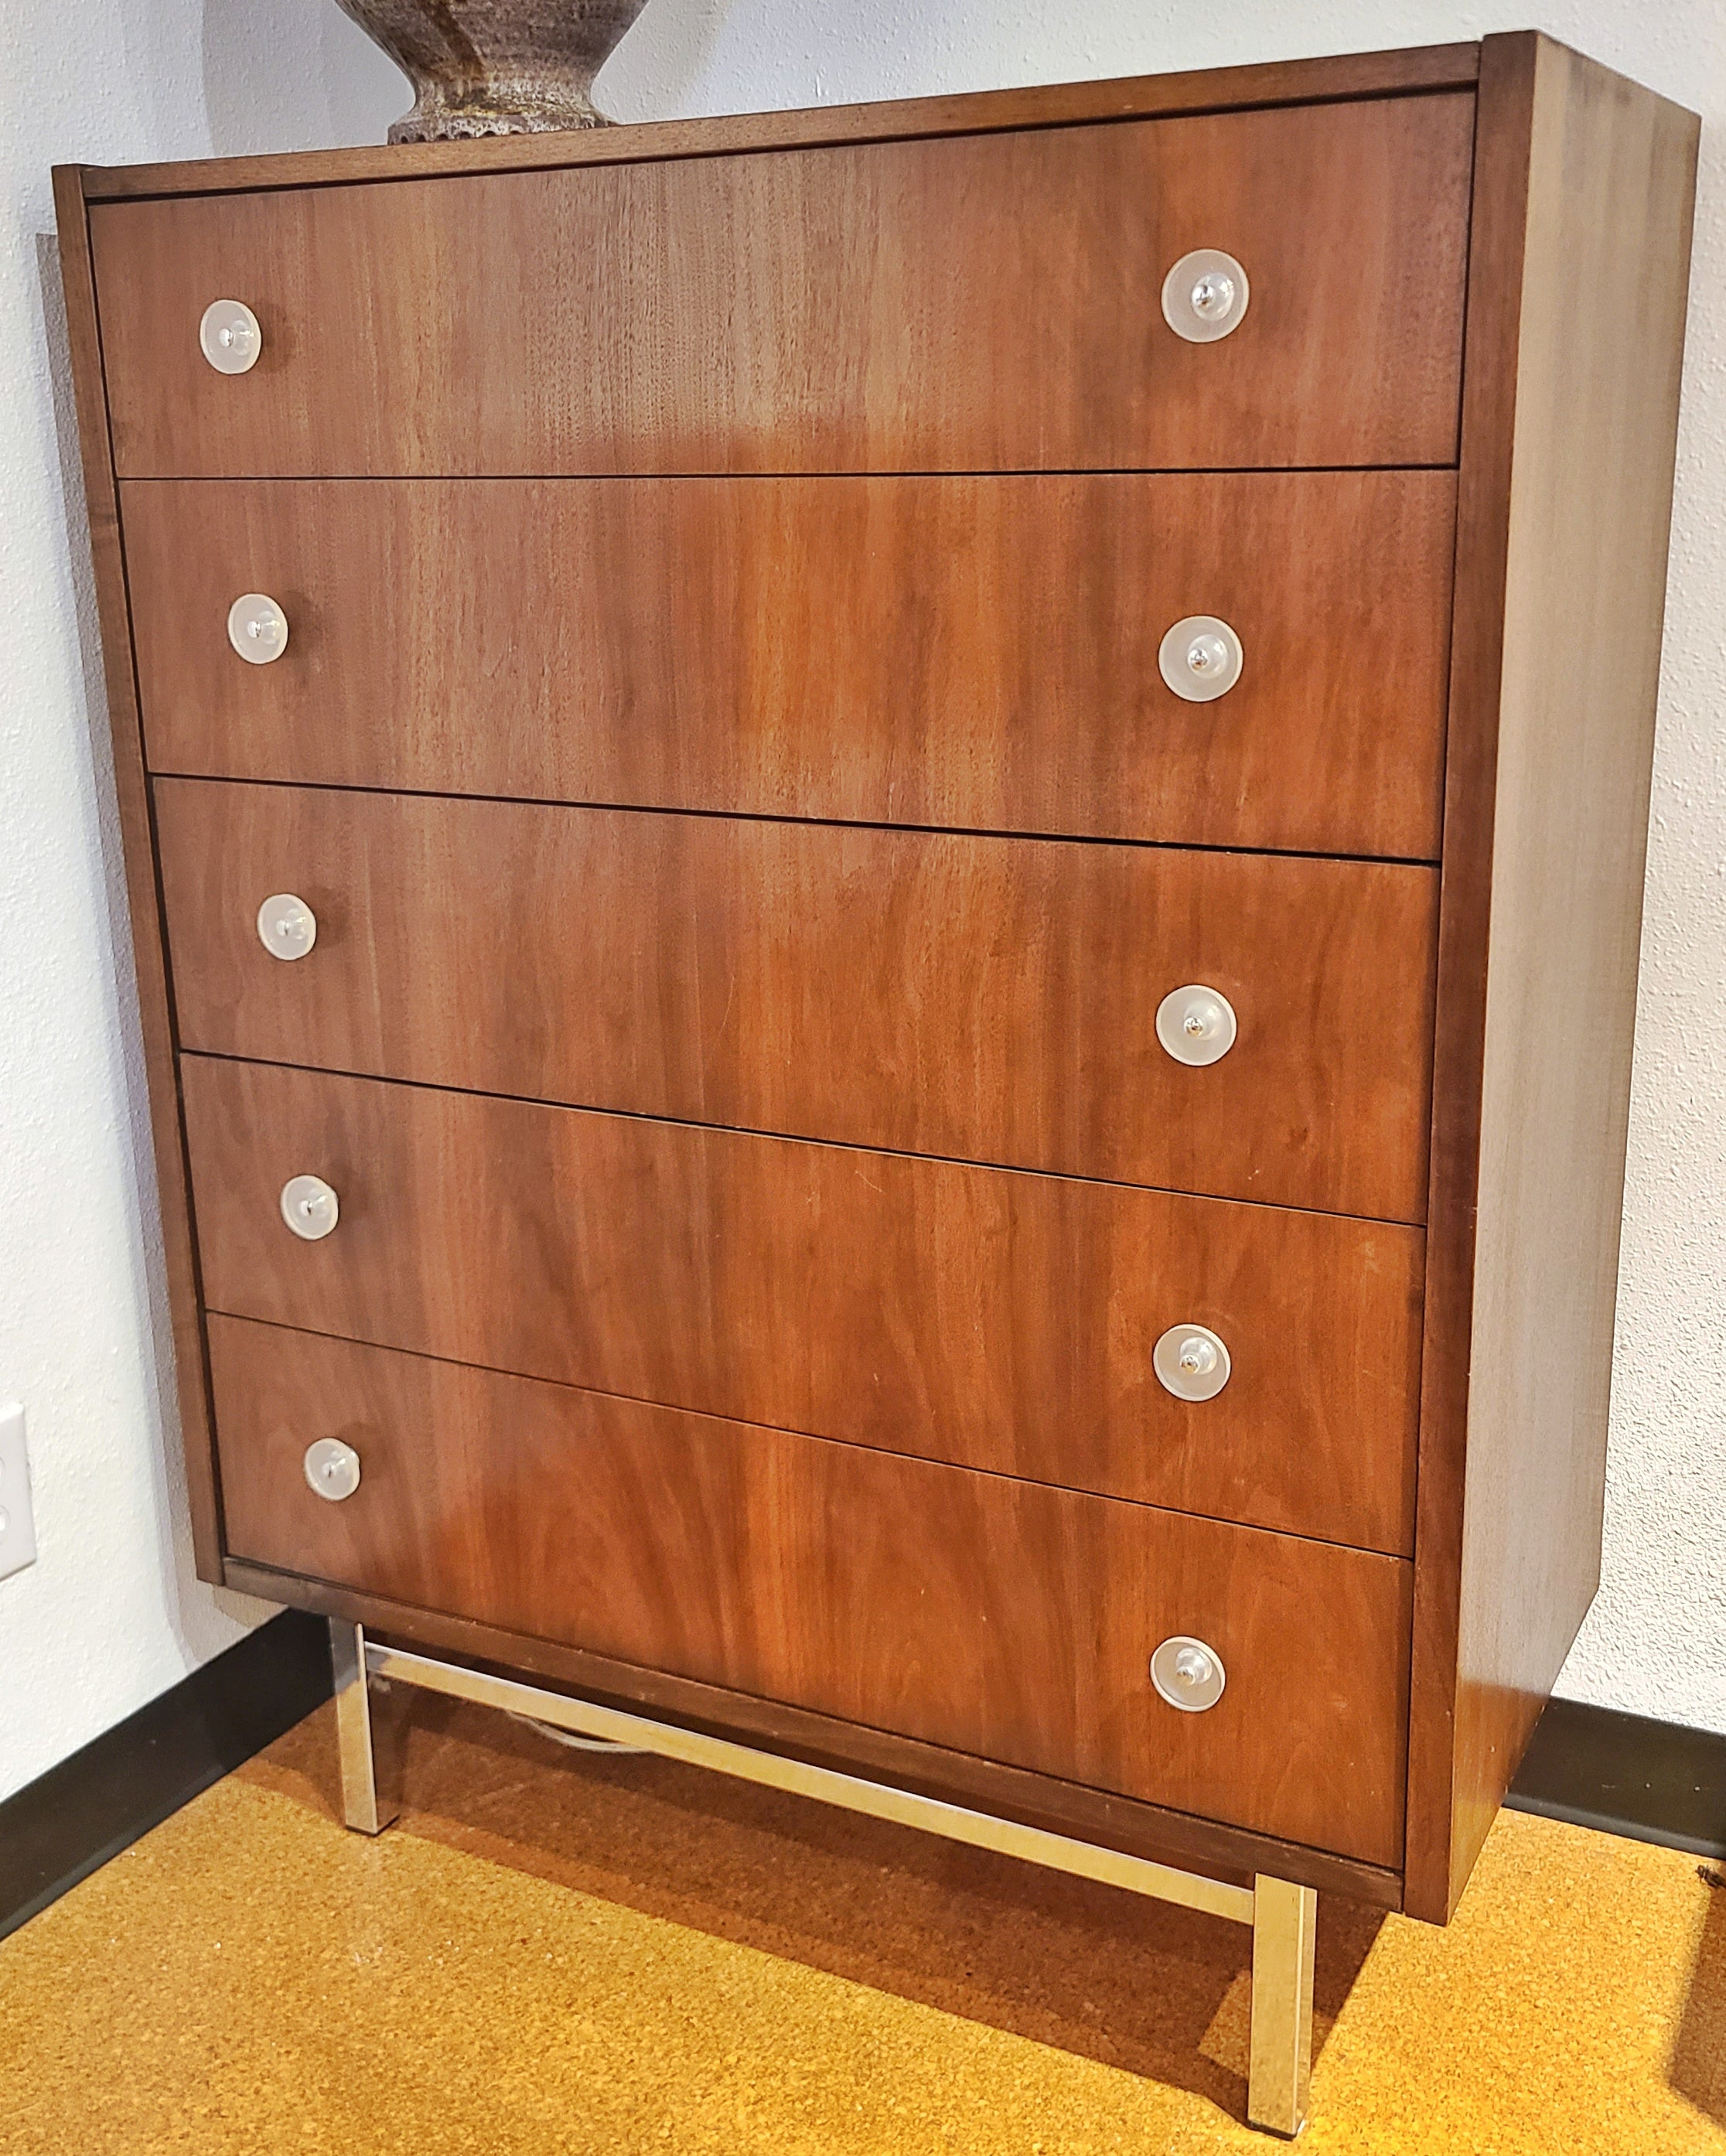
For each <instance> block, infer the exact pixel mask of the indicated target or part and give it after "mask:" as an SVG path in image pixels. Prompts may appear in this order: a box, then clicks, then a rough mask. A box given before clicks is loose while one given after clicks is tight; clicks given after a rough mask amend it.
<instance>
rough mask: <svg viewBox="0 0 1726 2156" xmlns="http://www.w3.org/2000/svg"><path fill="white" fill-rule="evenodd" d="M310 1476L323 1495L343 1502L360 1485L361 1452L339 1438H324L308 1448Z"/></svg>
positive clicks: (307, 1459)
mask: <svg viewBox="0 0 1726 2156" xmlns="http://www.w3.org/2000/svg"><path fill="white" fill-rule="evenodd" d="M306 1481H308V1482H309V1483H310V1484H311V1486H312V1488H313V1489H314V1490H316V1492H317V1494H318V1495H319V1496H320V1497H327V1498H328V1499H329V1500H330V1502H331V1504H332V1505H335V1504H339V1503H340V1502H341V1501H342V1499H343V1498H344V1497H351V1496H352V1495H353V1493H354V1491H356V1490H357V1489H358V1488H359V1486H360V1455H358V1453H357V1452H356V1451H355V1450H354V1449H353V1447H352V1445H344V1444H343V1443H342V1440H341V1439H340V1438H339V1437H321V1438H319V1440H317V1442H316V1445H307V1446H306Z"/></svg>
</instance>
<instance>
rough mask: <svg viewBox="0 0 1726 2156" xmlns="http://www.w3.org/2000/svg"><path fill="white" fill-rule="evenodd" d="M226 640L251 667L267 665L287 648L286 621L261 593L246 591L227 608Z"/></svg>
mask: <svg viewBox="0 0 1726 2156" xmlns="http://www.w3.org/2000/svg"><path fill="white" fill-rule="evenodd" d="M228 641H229V643H230V644H232V645H233V646H234V649H235V650H236V651H237V652H238V653H239V655H240V657H241V658H242V659H244V660H249V661H250V663H251V664H252V665H254V666H267V665H269V664H270V660H272V659H280V657H281V655H282V654H283V652H285V650H286V649H287V648H288V618H287V616H286V615H285V613H283V612H282V610H281V608H280V607H279V606H278V605H277V604H276V603H275V600H274V599H273V598H270V597H269V596H268V594H267V593H264V592H247V593H244V595H243V596H242V597H240V598H237V599H236V600H235V601H234V604H233V605H232V606H231V607H229V609H228Z"/></svg>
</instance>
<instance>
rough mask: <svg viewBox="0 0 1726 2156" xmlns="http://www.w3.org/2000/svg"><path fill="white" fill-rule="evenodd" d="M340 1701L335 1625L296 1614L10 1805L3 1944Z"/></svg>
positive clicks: (0, 1898)
mask: <svg viewBox="0 0 1726 2156" xmlns="http://www.w3.org/2000/svg"><path fill="white" fill-rule="evenodd" d="M328 1697H330V1630H329V1627H328V1625H326V1624H325V1623H324V1621H323V1620H322V1619H321V1618H317V1617H312V1616H309V1615H307V1614H306V1612H305V1611H304V1610H303V1609H285V1610H284V1611H283V1612H282V1614H280V1616H279V1617H272V1618H271V1619H270V1621H269V1622H268V1624H265V1625H259V1627H258V1629H257V1630H256V1631H255V1632H251V1633H249V1634H248V1635H246V1637H245V1638H244V1640H239V1641H237V1642H236V1643H235V1644H234V1645H233V1646H231V1647H229V1649H228V1650H227V1651H226V1652H225V1653H224V1654H220V1655H217V1656H216V1658H215V1660H214V1661H211V1662H206V1663H205V1664H204V1666H203V1668H202V1669H201V1670H194V1671H193V1672H192V1674H191V1676H188V1677H185V1678H183V1679H182V1681H180V1682H179V1683H178V1684H177V1685H174V1686H171V1687H170V1689H169V1690H168V1691H165V1692H163V1693H162V1696H161V1697H160V1698H158V1699H152V1701H151V1702H150V1703H149V1705H148V1706H147V1707H140V1708H139V1709H138V1711H137V1712H136V1714H131V1715H128V1716H127V1717H126V1720H125V1721H124V1722H117V1723H116V1725H115V1727H113V1728H112V1729H110V1730H107V1731H105V1732H104V1733H103V1734H102V1735H101V1736H100V1737H98V1738H96V1739H95V1742H94V1743H90V1744H86V1745H85V1748H84V1749H83V1750H82V1751H81V1752H74V1753H73V1754H72V1756H71V1758H69V1759H63V1760H61V1762H60V1763H59V1766H57V1767H50V1768H49V1770H48V1772H47V1773H46V1774H44V1775H42V1776H41V1777H40V1779H39V1780H36V1781H33V1782H31V1783H29V1784H27V1785H26V1786H25V1787H24V1788H23V1789H20V1790H18V1792H17V1794H15V1795H13V1796H10V1797H8V1798H7V1799H6V1800H5V1801H4V1803H3V1804H0V1938H5V1936H6V1935H7V1933H8V1932H14V1931H16V1930H17V1929H18V1926H19V1925H20V1924H23V1923H26V1922H28V1920H29V1919H30V1918H31V1917H33V1916H34V1915H35V1914H36V1913H37V1912H38V1911H39V1910H41V1909H45V1908H46V1907H48V1905H49V1902H53V1901H55V1900H57V1899H58V1898H59V1896H60V1895H62V1894H64V1892H66V1890H67V1888H68V1887H69V1886H76V1885H77V1884H78V1882H79V1881H80V1879H84V1878H87V1877H88V1876H89V1875H90V1873H91V1872H92V1871H95V1870H96V1869H97V1867H98V1866H100V1865H104V1864H105V1863H106V1862H107V1861H108V1859H109V1858H110V1856H118V1855H119V1854H120V1852H121V1850H122V1849H125V1848H126V1847H127V1846H128V1845H130V1844H131V1843H132V1842H135V1841H136V1840H137V1839H138V1837H139V1835H143V1834H147V1833H148V1832H149V1830H150V1829H151V1828H152V1826H157V1825H160V1824H161V1822H162V1820H165V1819H166V1818H167V1816H168V1815H169V1814H170V1813H171V1812H177V1810H178V1809H180V1807H181V1805H182V1804H187V1803H189V1802H190V1801H191V1799H193V1797H195V1796H196V1795H197V1794H198V1792H199V1790H200V1789H208V1787H209V1785H210V1784H211V1783H212V1782H217V1781H219V1780H220V1779H221V1778H222V1777H223V1774H228V1773H229V1772H231V1771H232V1769H233V1768H235V1767H238V1766H239V1764H240V1763H241V1762H242V1761H243V1760H246V1759H249V1758H251V1756H252V1754H253V1753H254V1752H261V1751H262V1750H263V1748H264V1747H265V1745H266V1744H269V1743H273V1742H274V1741H275V1738H278V1737H280V1735H281V1734H282V1732H283V1731H284V1730H286V1729H291V1728H292V1727H293V1726H294V1724H295V1722H298V1721H300V1720H301V1718H302V1717H305V1716H306V1715H308V1714H310V1713H311V1711H312V1709H313V1708H314V1707H316V1706H318V1705H319V1704H320V1702H322V1701H324V1700H326V1699H327V1698H328Z"/></svg>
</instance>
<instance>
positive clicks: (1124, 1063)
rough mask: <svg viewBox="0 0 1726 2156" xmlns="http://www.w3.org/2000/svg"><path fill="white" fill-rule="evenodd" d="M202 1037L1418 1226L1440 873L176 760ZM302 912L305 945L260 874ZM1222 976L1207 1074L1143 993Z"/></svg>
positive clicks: (180, 937) (221, 1050) (660, 1112)
mask: <svg viewBox="0 0 1726 2156" xmlns="http://www.w3.org/2000/svg"><path fill="white" fill-rule="evenodd" d="M156 792H157V822H158V834H159V844H160V847H161V858H162V884H163V891H164V895H165V900H166V904H167V918H168V923H169V933H170V937H171V941H172V952H173V962H174V973H175V984H176V988H175V993H176V998H177V1010H178V1014H179V1025H180V1039H181V1042H182V1045H183V1046H186V1047H189V1048H194V1049H198V1050H210V1051H213V1052H215V1053H218V1054H223V1055H244V1056H249V1057H254V1058H258V1059H261V1060H267V1061H274V1062H285V1063H304V1064H314V1065H319V1066H320V1067H322V1068H326V1069H335V1070H354V1071H362V1072H367V1073H369V1074H372V1075H378V1076H383V1077H392V1078H404V1079H411V1080H414V1081H420V1082H424V1083H428V1084H432V1085H439V1086H464V1087H469V1088H472V1089H475V1090H477V1091H484V1092H500V1093H512V1094H518V1095H525V1096H530V1097H532V1098H535V1099H542V1100H551V1101H563V1102H568V1103H572V1104H574V1105H578V1106H588V1107H602V1108H613V1109H619V1110H624V1111H630V1112H634V1113H638V1114H643V1115H651V1116H676V1117H680V1118H683V1119H686V1120H687V1121H690V1122H711V1123H722V1124H728V1125H733V1126H738V1127H743V1128H746V1129H751V1130H764V1131H773V1132H783V1133H787V1134H789V1135H792V1136H798V1137H820V1138H831V1139H837V1140H840V1141H843V1142H849V1143H854V1144H859V1145H871V1146H881V1147H889V1148H891V1149H893V1150H895V1151H899V1152H926V1153H940V1154H948V1155H953V1156H956V1157H958V1158H963V1159H970V1160H983V1161H991V1162H997V1163H1002V1164H1004V1165H1006V1166H1010V1167H1018V1168H1043V1169H1047V1170H1051V1171H1054V1172H1056V1173H1065V1174H1072V1175H1092V1176H1101V1177H1107V1178H1111V1179H1115V1180H1119V1181H1122V1182H1131V1183H1153V1184H1156V1185H1158V1186H1161V1187H1164V1188H1172V1189H1186V1190H1192V1191H1196V1192H1199V1193H1204V1194H1208V1195H1210V1196H1215V1197H1230V1198H1246V1199H1255V1200H1260V1201H1267V1202H1273V1203H1277V1204H1294V1205H1305V1206H1311V1207H1314V1208H1317V1209H1321V1210H1324V1211H1328V1212H1340V1213H1354V1214H1361V1215H1364V1216H1368V1217H1373V1218H1379V1219H1405V1220H1415V1221H1417V1220H1418V1219H1420V1210H1421V1204H1422V1201H1423V1199H1424V1195H1425V1168H1426V1162H1425V1124H1426V1113H1427V1097H1428V1096H1427V1083H1426V1072H1427V1060H1428V1056H1429V1054H1430V1041H1431V993H1432V989H1431V971H1432V952H1433V914H1434V907H1435V904H1436V896H1437V892H1436V875H1435V874H1434V872H1433V871H1432V870H1429V869H1425V868H1419V867H1411V866H1404V865H1391V864H1387V863H1380V862H1364V861H1318V860H1298V859H1291V858H1287V857H1281V858H1279V857H1277V856H1275V855H1238V854H1215V853H1192V852H1186V851H1179V850H1174V849H1171V848H1165V847H1138V846H1130V847H1129V846H1098V845H1086V844H1077V843H1075V842H1073V841H1070V840H1065V841H1063V840H1027V839H997V838H979V837H973V836H951V835H937V834H931V833H927V832H909V831H882V830H876V829H857V828H846V827H843V826H840V827H835V826H833V825H821V824H815V825H811V824H780V823H762V822H753V821H752V822H734V821H731V820H729V819H718V818H714V817H705V816H686V815H677V816H662V815H654V814H646V813H645V812H641V811H636V810H630V809H594V808H547V807H542V806H532V805H521V804H518V803H506V802H491V801H462V800H450V799H442V798H426V797H424V796H402V795H394V796H393V795H388V794H375V793H332V792H325V791H320V790H313V789H305V788H286V787H273V786H229V785H223V784H219V783H213V782H209V781H203V780H190V781H187V780H158V781H157V788H156ZM278 891H293V892H295V893H296V894H297V895H298V896H300V897H301V898H302V899H304V900H305V901H306V902H307V904H308V905H310V906H311V908H312V911H313V912H314V913H315V915H316V918H317V921H318V936H317V942H316V946H315V947H314V948H313V949H312V951H311V953H310V954H309V955H308V956H307V957H304V958H301V959H297V960H295V961H294V962H290V963H284V962H282V961H281V960H280V959H279V958H276V957H273V956H272V955H271V954H270V952H267V951H266V950H265V948H264V946H263V944H262V942H261V941H260V940H259V936H258V933H257V930H256V927H255V919H256V915H257V911H258V907H259V902H260V901H262V900H263V899H265V898H266V897H268V896H270V894H271V893H273V892H278ZM1194 982H1201V983H1205V984H1207V985H1208V986H1210V987H1212V988H1216V989H1218V990H1220V992H1221V993H1223V994H1224V995H1225V996H1226V997H1227V998H1228V999H1229V1001H1230V1004H1232V1006H1233V1008H1234V1009H1235V1014H1236V1018H1237V1021H1238V1024H1239V1027H1240V1033H1239V1036H1238V1038H1237V1039H1236V1041H1235V1046H1234V1047H1233V1048H1232V1049H1231V1050H1230V1051H1229V1053H1228V1054H1227V1055H1225V1056H1224V1057H1223V1058H1222V1059H1221V1060H1220V1061H1219V1062H1216V1063H1215V1064H1212V1065H1208V1066H1206V1067H1204V1068H1200V1069H1194V1068H1193V1067H1192V1066H1190V1065H1186V1064H1183V1063H1178V1062H1176V1061H1175V1060H1174V1058H1173V1057H1172V1056H1170V1055H1169V1054H1168V1052H1167V1051H1166V1050H1164V1048H1163V1047H1162V1045H1161V1044H1160V1043H1159V1041H1158V1038H1157V1033H1156V1016H1157V1008H1158V1004H1159V1003H1160V1002H1161V1001H1162V999H1163V998H1164V996H1165V995H1166V994H1167V993H1169V991H1170V990H1172V989H1175V988H1181V987H1183V986H1184V985H1186V984H1188V983H1194Z"/></svg>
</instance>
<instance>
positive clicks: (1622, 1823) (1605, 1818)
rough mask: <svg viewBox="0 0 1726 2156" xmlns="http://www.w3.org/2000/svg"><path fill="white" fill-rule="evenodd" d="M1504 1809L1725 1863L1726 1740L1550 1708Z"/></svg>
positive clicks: (1559, 1705)
mask: <svg viewBox="0 0 1726 2156" xmlns="http://www.w3.org/2000/svg"><path fill="white" fill-rule="evenodd" d="M1504 1801H1505V1803H1506V1804H1508V1805H1509V1806H1510V1807H1511V1808H1512V1809H1513V1810H1514V1811H1519V1812H1539V1814H1540V1815H1542V1816H1543V1817H1544V1818H1546V1819H1559V1820H1569V1821H1570V1822H1571V1824H1572V1825H1575V1826H1592V1827H1598V1828H1600V1830H1602V1831H1603V1832H1605V1833H1607V1834H1621V1835H1628V1836H1629V1837H1630V1838H1631V1840H1633V1841H1655V1842H1659V1843H1661V1844H1662V1845H1663V1846H1664V1847H1666V1848H1667V1849H1687V1850H1690V1851H1693V1853H1694V1854H1695V1855H1696V1856H1726V1737H1717V1736H1714V1735H1713V1734H1712V1733H1711V1732H1709V1731H1708V1730H1705V1729H1686V1728H1684V1727H1682V1725H1681V1724H1679V1723H1677V1722H1650V1721H1647V1720H1646V1719H1645V1718H1644V1717H1642V1716H1641V1715H1640V1714H1620V1713H1618V1712H1616V1711H1615V1710H1614V1709H1613V1708H1611V1707H1588V1706H1585V1704H1584V1703H1583V1702H1581V1701H1580V1700H1574V1699H1554V1700H1550V1701H1549V1702H1548V1703H1547V1708H1546V1712H1545V1713H1544V1714H1543V1715H1542V1716H1541V1717H1540V1722H1539V1727H1537V1728H1536V1730H1535V1732H1534V1734H1533V1738H1532V1739H1531V1741H1530V1743H1529V1745H1528V1753H1527V1756H1526V1757H1525V1758H1523V1763H1522V1769H1521V1772H1520V1773H1519V1774H1518V1775H1517V1778H1516V1779H1515V1781H1514V1782H1513V1784H1511V1789H1510V1794H1509V1795H1508V1797H1507V1798H1506V1799H1504Z"/></svg>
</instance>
